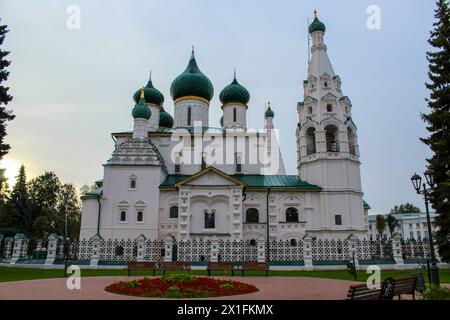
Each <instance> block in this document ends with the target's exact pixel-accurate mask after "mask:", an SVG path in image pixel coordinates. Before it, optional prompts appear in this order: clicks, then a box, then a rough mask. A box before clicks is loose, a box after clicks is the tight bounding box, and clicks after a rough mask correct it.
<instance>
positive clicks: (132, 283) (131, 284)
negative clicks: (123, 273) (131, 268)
mask: <svg viewBox="0 0 450 320" xmlns="http://www.w3.org/2000/svg"><path fill="white" fill-rule="evenodd" d="M139 285H140V284H139V282H138V281H137V280H131V281H127V282H124V284H123V285H122V286H123V287H124V288H138V287H139Z"/></svg>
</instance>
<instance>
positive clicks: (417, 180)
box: [411, 169, 439, 285]
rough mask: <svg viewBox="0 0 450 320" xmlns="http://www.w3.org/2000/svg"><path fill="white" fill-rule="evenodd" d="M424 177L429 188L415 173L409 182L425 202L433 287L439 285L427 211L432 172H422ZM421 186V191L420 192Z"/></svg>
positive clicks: (432, 182)
mask: <svg viewBox="0 0 450 320" xmlns="http://www.w3.org/2000/svg"><path fill="white" fill-rule="evenodd" d="M424 175H425V179H426V180H427V183H428V186H429V188H427V186H426V184H425V183H423V184H422V177H421V176H419V175H418V174H416V173H415V174H414V175H413V176H412V177H411V182H412V184H413V186H414V189H415V190H416V192H417V194H421V195H423V197H424V200H425V210H426V214H427V225H428V243H429V245H430V253H431V282H432V283H433V284H435V285H439V268H438V266H437V264H436V255H435V252H434V245H433V234H432V230H431V220H430V211H429V209H428V193H429V192H430V191H431V190H432V188H433V187H434V176H433V171H432V170H431V169H428V170H426V171H425V172H424ZM421 186H422V190H420V187H421Z"/></svg>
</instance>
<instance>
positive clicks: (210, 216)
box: [205, 212, 216, 229]
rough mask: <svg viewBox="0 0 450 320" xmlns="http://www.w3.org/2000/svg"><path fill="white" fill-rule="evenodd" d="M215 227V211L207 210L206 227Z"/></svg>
mask: <svg viewBox="0 0 450 320" xmlns="http://www.w3.org/2000/svg"><path fill="white" fill-rule="evenodd" d="M215 227H216V223H215V219H214V212H205V229H214V228H215Z"/></svg>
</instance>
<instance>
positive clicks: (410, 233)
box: [409, 231, 414, 239]
mask: <svg viewBox="0 0 450 320" xmlns="http://www.w3.org/2000/svg"><path fill="white" fill-rule="evenodd" d="M409 238H410V239H414V232H412V231H410V232H409Z"/></svg>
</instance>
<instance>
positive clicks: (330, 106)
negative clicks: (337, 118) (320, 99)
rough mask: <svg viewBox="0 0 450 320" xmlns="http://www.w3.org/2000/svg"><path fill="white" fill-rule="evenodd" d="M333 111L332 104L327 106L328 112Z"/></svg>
mask: <svg viewBox="0 0 450 320" xmlns="http://www.w3.org/2000/svg"><path fill="white" fill-rule="evenodd" d="M332 111H333V105H332V104H331V103H329V104H327V112H332Z"/></svg>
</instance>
